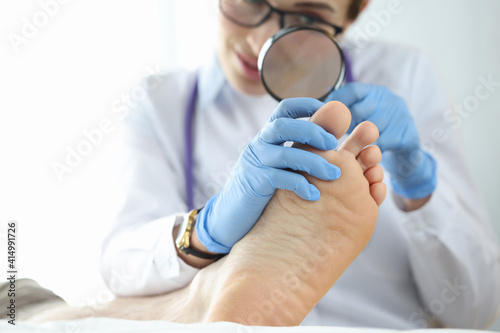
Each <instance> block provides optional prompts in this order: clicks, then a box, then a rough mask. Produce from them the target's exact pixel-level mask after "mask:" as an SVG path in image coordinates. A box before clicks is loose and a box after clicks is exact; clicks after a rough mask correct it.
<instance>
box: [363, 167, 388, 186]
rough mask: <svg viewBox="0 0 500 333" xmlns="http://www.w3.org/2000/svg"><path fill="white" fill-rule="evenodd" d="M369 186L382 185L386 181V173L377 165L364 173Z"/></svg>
mask: <svg viewBox="0 0 500 333" xmlns="http://www.w3.org/2000/svg"><path fill="white" fill-rule="evenodd" d="M364 175H365V178H366V180H367V181H368V184H370V185H372V184H374V183H380V182H382V181H383V180H384V171H383V170H382V167H381V166H380V165H375V166H373V167H371V168H369V169H368V170H366V171H365V173H364Z"/></svg>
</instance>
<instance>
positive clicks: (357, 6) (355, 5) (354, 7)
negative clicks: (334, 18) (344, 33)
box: [347, 0, 366, 21]
mask: <svg viewBox="0 0 500 333" xmlns="http://www.w3.org/2000/svg"><path fill="white" fill-rule="evenodd" d="M365 2H366V0H352V2H351V7H349V11H348V12H347V18H348V19H349V20H352V21H354V20H355V19H356V17H358V15H359V12H360V11H361V7H362V6H363V4H364V3H365Z"/></svg>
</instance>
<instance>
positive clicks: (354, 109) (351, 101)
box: [326, 83, 437, 199]
mask: <svg viewBox="0 0 500 333" xmlns="http://www.w3.org/2000/svg"><path fill="white" fill-rule="evenodd" d="M326 100H327V101H334V100H335V101H340V102H342V103H344V104H345V105H346V106H347V107H348V108H349V110H350V111H351V114H352V122H351V126H350V127H349V130H348V133H351V132H352V130H353V129H354V128H355V127H356V125H358V124H359V123H361V122H363V121H365V120H368V121H371V122H372V123H374V124H375V125H377V127H378V129H379V132H380V136H379V139H378V140H377V141H376V142H375V144H376V145H378V146H379V148H380V150H381V151H382V162H381V163H382V165H383V166H384V167H385V169H386V170H387V171H388V172H389V174H390V175H391V184H392V187H393V190H394V192H396V193H397V194H398V195H400V196H402V197H404V198H408V199H420V198H425V197H427V196H429V195H430V194H432V192H434V190H435V188H436V182H437V180H436V179H437V176H436V162H435V160H434V158H433V157H432V156H431V155H430V154H429V153H427V152H424V151H423V150H422V148H421V146H420V141H419V138H418V133H417V129H416V127H415V123H414V122H413V118H412V116H411V114H410V112H409V111H408V107H407V106H406V103H405V101H404V100H403V99H402V98H400V97H399V96H396V95H395V94H393V93H392V92H391V91H390V90H389V89H387V88H386V87H383V86H375V85H370V84H364V83H350V84H347V85H345V86H343V87H341V88H340V89H338V90H337V91H334V92H333V93H331V94H330V96H328V98H327V99H326Z"/></svg>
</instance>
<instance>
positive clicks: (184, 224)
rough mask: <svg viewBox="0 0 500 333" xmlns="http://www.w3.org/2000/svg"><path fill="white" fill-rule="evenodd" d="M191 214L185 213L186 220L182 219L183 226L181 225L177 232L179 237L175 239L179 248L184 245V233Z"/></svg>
mask: <svg viewBox="0 0 500 333" xmlns="http://www.w3.org/2000/svg"><path fill="white" fill-rule="evenodd" d="M188 221H189V216H188V215H185V216H184V220H183V221H182V224H181V226H180V227H179V231H178V232H177V238H176V239H175V244H176V245H177V247H178V248H180V246H181V245H183V242H182V239H183V238H184V234H185V233H186V227H187V225H188Z"/></svg>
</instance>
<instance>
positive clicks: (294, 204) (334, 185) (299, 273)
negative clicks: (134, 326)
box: [32, 103, 385, 326]
mask: <svg viewBox="0 0 500 333" xmlns="http://www.w3.org/2000/svg"><path fill="white" fill-rule="evenodd" d="M311 120H312V121H315V122H316V123H318V124H319V125H321V126H323V127H324V128H325V129H326V130H328V131H330V132H331V133H333V134H335V135H336V136H337V137H340V136H342V135H343V133H344V132H345V131H346V129H347V127H348V126H349V122H350V113H349V111H348V110H347V108H346V107H345V106H343V105H342V104H340V103H329V104H327V105H326V106H325V107H323V108H322V109H320V110H318V112H316V114H315V115H314V116H313V117H312V118H311ZM377 135H378V131H377V129H376V128H375V127H374V126H373V125H372V124H370V123H364V124H362V125H360V126H359V127H358V128H357V129H356V130H355V132H353V134H352V135H351V136H350V137H349V139H348V140H347V141H346V142H345V143H344V145H343V146H342V147H341V148H340V149H339V151H337V152H335V151H330V152H321V151H316V150H313V149H312V148H310V147H305V146H304V147H302V148H304V149H310V150H312V151H314V152H315V153H318V154H321V155H323V156H324V157H325V158H327V159H328V160H329V161H331V162H333V163H335V164H336V165H338V166H339V167H340V168H341V170H342V176H341V178H340V179H338V180H336V181H333V182H327V181H321V180H318V179H315V178H313V177H310V176H307V177H308V179H309V181H310V182H311V183H313V184H315V185H316V186H317V187H318V189H319V190H320V192H321V199H320V200H319V201H318V202H314V203H312V202H306V201H304V200H302V199H300V198H299V197H297V196H296V195H295V194H294V193H293V192H288V191H281V190H280V191H277V192H276V194H275V196H274V197H273V198H272V200H271V201H270V202H269V204H268V206H267V207H266V209H265V211H264V213H263V214H262V216H261V218H260V220H259V222H258V223H257V224H256V225H255V227H254V228H253V229H252V230H251V231H250V233H249V234H248V235H246V236H245V237H244V238H243V239H242V240H241V241H240V242H238V243H237V244H236V245H235V247H234V248H233V250H232V251H231V253H230V254H229V255H228V256H227V257H226V258H224V259H222V260H220V261H218V262H217V263H215V264H212V265H210V266H209V267H207V268H205V269H203V270H201V271H200V272H199V273H198V274H197V275H196V277H195V279H194V280H193V281H192V283H191V284H190V285H188V286H187V287H185V288H183V289H180V290H178V291H175V292H173V293H169V294H166V295H159V296H154V297H138V298H120V299H116V300H114V301H112V302H109V303H104V304H99V305H96V306H90V307H89V306H87V307H80V308H71V307H68V306H62V307H59V308H52V309H49V310H47V311H46V312H45V313H41V314H39V315H38V316H37V317H34V318H32V321H34V322H44V321H49V320H68V319H78V318H85V317H111V318H124V319H133V320H158V319H163V320H168V321H172V322H181V323H190V322H203V321H205V322H214V321H232V322H238V323H241V324H245V325H287V326H292V325H298V324H299V323H300V322H301V321H302V320H303V319H304V318H305V316H306V315H307V314H308V313H309V312H310V311H311V310H312V308H313V307H314V306H315V305H316V304H317V302H319V300H320V299H321V298H322V297H323V295H324V294H325V293H326V292H327V291H328V290H329V289H330V288H331V286H332V285H333V284H334V283H335V281H336V280H337V278H338V277H339V276H340V275H341V274H342V272H343V271H344V270H345V269H346V268H347V267H348V266H349V264H350V263H351V262H352V261H353V260H354V258H355V257H356V256H357V255H358V254H359V253H360V252H361V250H362V249H363V248H364V246H365V245H366V244H367V243H368V240H369V239H370V237H371V234H372V232H373V228H374V227H375V222H376V218H377V211H378V209H377V208H378V207H377V205H380V204H381V202H382V201H383V199H384V197H385V187H384V185H383V184H382V183H380V182H381V181H382V177H383V174H382V170H381V168H380V167H379V166H377V165H376V164H377V163H379V162H380V159H381V154H380V150H378V148H377V147H368V148H365V149H363V147H365V146H366V145H368V144H371V143H373V142H374V141H375V140H376V138H377Z"/></svg>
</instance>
